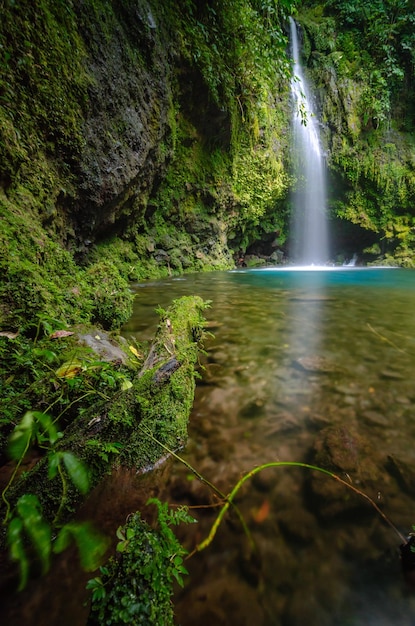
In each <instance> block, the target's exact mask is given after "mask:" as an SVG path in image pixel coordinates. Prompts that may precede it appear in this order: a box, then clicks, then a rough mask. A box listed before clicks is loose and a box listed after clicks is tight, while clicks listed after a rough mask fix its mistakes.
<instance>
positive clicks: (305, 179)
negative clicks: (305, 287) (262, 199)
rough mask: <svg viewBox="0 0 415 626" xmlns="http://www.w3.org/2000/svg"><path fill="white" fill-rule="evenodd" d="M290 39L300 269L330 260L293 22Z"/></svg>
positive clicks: (322, 188) (295, 249)
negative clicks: (302, 266)
mask: <svg viewBox="0 0 415 626" xmlns="http://www.w3.org/2000/svg"><path fill="white" fill-rule="evenodd" d="M290 35H291V36H290V39H291V48H292V58H293V61H294V66H293V78H292V80H291V93H292V100H293V120H292V127H293V146H292V155H293V157H292V158H293V167H294V176H295V178H296V181H297V182H296V185H295V188H294V189H293V192H292V201H293V218H292V242H293V244H292V250H291V257H292V259H293V260H294V262H296V263H298V264H300V265H311V264H313V265H324V264H325V263H327V262H328V260H329V246H328V228H327V216H326V180H325V178H326V177H325V163H324V156H323V152H322V148H321V144H320V137H319V128H318V120H317V117H316V115H315V111H314V107H313V105H312V97H311V92H310V89H309V86H308V84H307V81H306V79H305V76H304V72H303V70H302V67H301V62H300V50H299V41H298V33H297V26H296V23H295V21H294V20H293V19H292V18H290Z"/></svg>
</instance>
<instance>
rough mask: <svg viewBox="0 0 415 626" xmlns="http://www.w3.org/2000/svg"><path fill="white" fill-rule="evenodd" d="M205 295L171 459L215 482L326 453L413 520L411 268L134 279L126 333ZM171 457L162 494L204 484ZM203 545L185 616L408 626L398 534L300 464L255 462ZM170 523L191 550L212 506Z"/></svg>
mask: <svg viewBox="0 0 415 626" xmlns="http://www.w3.org/2000/svg"><path fill="white" fill-rule="evenodd" d="M185 294H186V295H187V294H197V295H200V296H202V297H203V298H205V299H209V300H211V301H212V306H211V309H210V310H209V311H208V312H207V317H208V321H209V324H210V327H211V330H212V332H213V333H214V338H212V339H209V340H208V344H207V346H206V347H207V356H206V359H205V363H204V365H205V370H204V372H203V378H202V380H201V381H200V383H199V385H198V387H197V391H196V398H195V404H194V410H193V413H192V418H191V425H190V440H189V445H188V446H187V449H186V451H184V453H183V456H184V457H185V458H186V459H187V460H188V461H189V462H190V463H191V464H192V465H193V466H195V467H196V468H197V469H198V471H199V472H201V473H202V474H203V475H204V476H206V478H208V479H209V480H210V481H211V482H213V483H214V484H215V485H217V486H218V487H219V488H220V489H221V490H222V491H223V492H226V493H228V492H229V491H230V489H231V488H232V487H233V485H234V484H235V483H236V482H237V480H238V479H239V478H240V477H241V475H242V474H243V473H244V472H246V471H248V470H250V469H251V468H252V467H255V466H258V465H260V464H262V463H266V462H270V461H301V462H307V463H316V464H324V463H326V464H327V463H330V464H331V466H335V467H336V468H337V470H336V471H337V472H338V473H339V475H341V476H342V477H343V478H344V479H346V480H348V481H350V482H351V483H352V484H353V485H355V486H356V487H357V488H359V489H361V490H363V491H364V492H365V493H367V494H368V495H369V496H370V497H371V498H373V500H375V501H376V502H377V503H378V505H379V506H380V507H381V508H382V510H383V511H384V512H385V513H386V515H387V516H388V517H390V518H391V520H392V521H393V522H394V524H395V525H396V526H397V527H398V528H399V530H400V531H401V532H403V533H404V534H405V533H407V532H408V531H409V530H410V529H411V526H412V524H415V502H414V496H415V449H414V446H413V441H414V438H415V412H414V400H415V387H414V382H413V381H414V378H415V315H414V311H415V275H414V273H413V272H411V271H407V270H398V269H388V270H386V269H385V270H380V269H376V270H374V269H355V270H353V269H349V268H347V269H346V268H345V269H338V270H334V271H327V272H318V271H316V270H313V269H312V270H311V271H308V272H292V271H281V270H279V271H278V270H262V271H246V272H245V271H238V272H228V273H217V274H213V275H212V274H209V275H197V276H189V277H184V278H182V279H179V280H177V279H170V280H166V281H162V282H157V283H146V284H144V285H140V286H138V287H137V302H136V308H135V314H134V317H133V318H132V320H131V322H130V323H129V325H128V327H126V329H125V334H126V335H127V336H128V335H131V334H132V333H137V335H138V337H139V338H140V339H142V338H145V337H148V338H150V337H151V335H152V333H153V331H154V327H155V325H156V323H157V316H156V314H155V313H153V311H154V309H155V308H156V307H157V306H158V305H160V306H162V307H167V306H168V305H169V303H170V302H171V300H172V299H174V298H177V297H179V296H180V295H185ZM190 478H191V477H189V471H188V470H187V469H186V468H185V467H184V466H182V465H180V464H179V463H176V464H174V466H173V470H172V472H171V478H170V481H169V483H168V486H167V489H166V498H167V499H168V500H169V501H172V502H173V501H175V502H180V503H188V504H190V505H200V504H207V503H211V502H213V501H214V497H213V496H212V494H211V493H209V491H208V490H207V488H206V487H205V486H203V485H201V484H200V483H199V482H197V481H196V480H190ZM238 505H239V507H240V509H241V511H242V513H243V515H244V517H245V520H246V522H247V524H248V526H249V528H250V530H251V532H252V534H253V538H254V540H255V543H256V551H255V552H252V551H250V550H249V545H248V542H247V541H246V538H245V537H244V534H243V532H242V530H241V527H240V524H239V522H238V520H237V518H236V517H235V516H234V515H232V514H230V515H228V517H227V521H226V522H225V523H223V524H222V526H221V528H220V530H219V532H218V535H217V537H216V538H215V541H214V543H213V545H212V546H211V547H209V548H208V549H207V550H206V551H205V552H202V553H200V554H197V555H196V556H194V557H192V558H191V559H190V560H189V561H188V569H189V571H190V573H191V576H190V579H189V581H188V584H187V586H186V587H185V589H184V590H183V591H178V593H177V598H176V606H177V621H178V623H180V624H181V625H182V626H188V625H189V626H190V625H197V626H204V625H208V624H209V625H211V624H213V623H214V624H230V625H232V626H239V625H241V626H242V625H243V624H247V625H248V624H249V625H251V624H255V625H258V626H260V625H263V626H271V625H272V626H279V625H281V626H303V625H307V626H313V625H315V626H325V625H328V626H329V625H330V626H334V625H336V626H346V625H347V626H351V625H359V626H363V625H364V626H371V625H372V624H373V625H375V624H376V626H396V625H397V624H399V625H402V626H410V625H411V626H412V625H413V624H415V596H414V595H413V592H411V591H410V590H409V589H408V588H407V587H406V586H405V584H404V581H403V579H402V576H401V572H400V564H399V558H398V553H399V550H398V547H399V538H398V537H397V536H396V534H394V532H393V531H392V530H391V529H390V528H389V527H388V526H387V525H386V524H385V523H384V521H382V519H380V517H379V516H378V515H377V513H376V512H375V511H374V509H373V508H372V507H371V506H370V505H369V504H368V502H367V501H366V500H364V499H363V498H359V497H358V496H356V495H355V494H354V493H352V492H349V491H348V490H347V489H346V488H345V487H343V486H342V485H340V484H338V483H336V481H334V480H332V479H330V478H326V477H322V476H321V475H320V476H318V475H316V473H312V472H310V471H307V470H302V469H299V468H290V469H288V468H282V469H281V468H279V469H267V470H266V471H264V472H262V473H259V474H257V475H256V477H255V478H254V479H252V480H251V481H250V482H248V483H246V485H245V487H244V488H243V490H242V491H241V492H240V494H239V496H238ZM195 514H196V516H197V517H198V519H199V524H197V525H194V526H193V527H189V528H186V529H181V531H180V532H181V533H182V534H181V538H182V540H183V541H184V542H185V544H186V546H187V547H188V548H189V549H192V548H193V547H194V546H195V545H196V543H198V542H199V541H201V539H203V538H204V537H205V536H206V534H207V532H208V530H209V528H210V525H211V524H212V522H213V520H214V519H215V512H214V511H213V510H211V509H201V510H198V511H197V512H196V513H195Z"/></svg>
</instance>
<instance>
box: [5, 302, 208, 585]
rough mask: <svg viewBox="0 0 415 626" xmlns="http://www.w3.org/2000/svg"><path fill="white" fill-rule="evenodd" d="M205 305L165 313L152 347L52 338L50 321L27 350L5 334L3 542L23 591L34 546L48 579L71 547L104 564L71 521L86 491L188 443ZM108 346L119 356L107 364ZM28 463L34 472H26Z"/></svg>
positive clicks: (58, 333)
mask: <svg viewBox="0 0 415 626" xmlns="http://www.w3.org/2000/svg"><path fill="white" fill-rule="evenodd" d="M206 306H208V303H205V302H203V301H202V300H201V299H200V298H198V297H196V296H194V297H191V296H188V297H183V298H180V299H179V300H176V301H174V302H173V303H172V304H171V306H170V307H169V309H168V310H167V311H164V310H160V311H159V314H160V325H159V328H158V331H157V333H156V336H155V338H154V341H153V342H152V344H151V346H146V345H139V344H138V343H136V342H132V343H131V342H130V343H128V342H126V341H125V340H121V339H118V342H114V338H113V337H111V336H110V335H108V334H106V333H103V332H102V331H99V329H95V330H93V329H90V328H89V329H85V328H82V327H78V328H75V327H74V328H73V330H71V331H68V330H63V329H62V330H55V328H56V327H55V326H53V325H51V323H52V320H43V321H39V326H38V328H37V330H36V336H35V338H34V339H33V340H31V343H29V340H26V342H27V343H26V344H23V343H22V339H21V338H20V337H19V336H18V335H16V336H12V335H9V336H0V342H1V347H2V349H3V348H4V349H5V350H7V351H8V352H10V351H12V352H13V354H14V357H13V360H12V363H11V366H10V368H9V370H8V371H5V370H4V371H1V374H2V382H4V383H5V384H4V388H3V390H4V397H3V398H2V416H3V417H2V423H1V433H2V440H1V443H2V446H1V453H2V455H3V459H4V456H5V455H7V458H8V459H9V464H11V467H12V468H13V471H12V472H11V474H10V477H9V479H8V482H7V484H6V485H5V486H4V487H3V489H2V494H1V495H2V501H1V503H0V513H1V515H2V519H3V527H4V528H3V529H4V532H5V535H4V536H3V535H2V537H1V539H2V541H3V547H4V542H6V543H7V545H8V546H9V548H10V555H11V558H12V559H13V560H14V561H16V562H17V563H18V565H19V568H20V577H21V582H20V586H21V587H23V586H24V585H25V584H26V581H27V579H28V575H29V570H30V571H31V570H32V556H33V555H31V549H30V546H32V548H33V549H34V550H35V552H37V553H38V556H39V558H40V561H41V566H42V570H43V571H45V570H47V569H48V567H49V564H50V556H51V554H52V551H57V552H60V551H61V550H63V549H65V547H66V546H67V545H68V543H69V542H70V541H71V540H72V539H73V540H75V541H76V542H80V544H81V546H80V550H81V558H84V559H85V560H87V556H85V555H82V549H83V547H84V544H85V543H86V545H87V548H85V549H89V550H92V551H96V552H97V554H96V558H98V557H100V556H102V553H103V551H105V549H106V547H105V546H106V543H105V542H103V541H101V540H100V538H99V537H97V538H96V545H95V544H94V536H93V531H92V530H90V529H89V528H88V527H85V528H84V527H83V526H82V525H81V526H77V525H76V524H74V522H73V521H72V520H73V517H74V515H75V513H76V511H77V509H78V507H79V505H80V504H81V503H82V502H83V501H84V499H85V497H86V495H87V493H88V492H89V491H90V489H92V487H94V486H95V485H96V484H98V483H99V481H100V480H102V478H103V477H104V476H105V475H106V474H107V473H110V472H111V471H112V469H113V468H114V467H115V466H120V465H121V466H124V467H126V466H127V467H134V468H135V469H136V470H137V471H144V470H148V469H150V468H151V467H152V466H153V465H154V464H155V463H157V462H158V461H159V459H160V458H161V457H162V456H163V455H164V454H165V450H164V447H167V448H168V449H172V450H174V449H177V448H179V447H182V446H183V445H184V443H185V441H186V439H187V424H188V418H189V414H190V410H191V406H192V403H193V396H194V386H195V380H194V379H195V377H196V375H197V372H196V367H197V363H198V354H199V350H200V349H201V345H202V342H203V337H204V330H203V327H204V317H203V311H204V310H205V308H206ZM51 331H52V332H51ZM3 342H4V343H3ZM110 342H112V344H115V345H114V349H115V350H116V352H115V355H114V356H113V358H112V359H110V360H104V359H101V358H100V356H99V350H101V348H104V349H106V350H109V343H110ZM91 344H92V345H94V346H95V348H94V350H92V348H90V347H88V346H90V345H91ZM22 348H25V353H24V354H22ZM155 441H157V442H159V444H158V445H154V442H155ZM25 464H29V468H30V466H31V465H33V467H32V468H31V469H28V470H27V471H24V472H22V468H23V467H24V465H25ZM36 529H37V530H38V532H37V530H36ZM54 533H55V534H56V533H57V534H58V539H57V540H56V544H55V543H54V541H52V536H53V534H54ZM28 546H29V548H28ZM88 546H89V548H88ZM92 556H93V555H92V553H91V558H92ZM94 558H95V557H94ZM87 562H88V563H89V564H90V563H91V561H87ZM93 563H94V567H96V559H95V560H93ZM88 567H89V565H88Z"/></svg>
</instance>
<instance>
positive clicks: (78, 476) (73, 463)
mask: <svg viewBox="0 0 415 626" xmlns="http://www.w3.org/2000/svg"><path fill="white" fill-rule="evenodd" d="M62 458H63V462H64V465H65V467H66V471H67V472H68V476H69V478H70V479H71V481H72V482H73V484H74V485H75V487H76V488H77V489H79V491H80V492H81V493H83V494H85V493H87V491H88V489H89V476H88V470H87V469H86V467H85V465H84V464H83V463H82V461H80V460H79V459H78V458H77V457H76V456H75V455H74V454H72V453H71V452H62Z"/></svg>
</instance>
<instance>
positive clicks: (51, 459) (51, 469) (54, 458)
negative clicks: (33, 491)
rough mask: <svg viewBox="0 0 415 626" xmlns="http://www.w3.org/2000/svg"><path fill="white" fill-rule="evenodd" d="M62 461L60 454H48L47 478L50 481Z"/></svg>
mask: <svg viewBox="0 0 415 626" xmlns="http://www.w3.org/2000/svg"><path fill="white" fill-rule="evenodd" d="M61 460H62V452H51V453H50V454H48V478H49V480H52V478H55V476H56V474H57V473H58V468H59V463H60V462H61Z"/></svg>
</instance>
